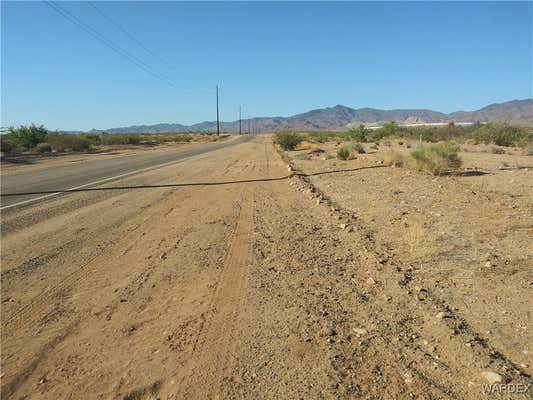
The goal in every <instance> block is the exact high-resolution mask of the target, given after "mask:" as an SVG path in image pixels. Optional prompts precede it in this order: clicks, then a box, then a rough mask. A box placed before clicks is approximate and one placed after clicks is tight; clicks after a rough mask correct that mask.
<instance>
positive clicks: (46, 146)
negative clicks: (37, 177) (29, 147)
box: [35, 143, 52, 153]
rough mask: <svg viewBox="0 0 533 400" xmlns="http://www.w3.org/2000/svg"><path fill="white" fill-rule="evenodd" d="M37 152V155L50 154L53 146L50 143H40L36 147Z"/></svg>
mask: <svg viewBox="0 0 533 400" xmlns="http://www.w3.org/2000/svg"><path fill="white" fill-rule="evenodd" d="M35 151H36V152H37V153H50V152H51V151H52V146H51V145H50V143H39V144H38V145H37V146H35Z"/></svg>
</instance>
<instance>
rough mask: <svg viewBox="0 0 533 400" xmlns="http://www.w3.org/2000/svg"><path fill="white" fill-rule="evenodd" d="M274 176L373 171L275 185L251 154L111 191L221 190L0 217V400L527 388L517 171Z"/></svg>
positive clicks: (395, 395)
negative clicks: (493, 376)
mask: <svg viewBox="0 0 533 400" xmlns="http://www.w3.org/2000/svg"><path fill="white" fill-rule="evenodd" d="M469 154H470V153H469ZM293 155H294V154H293ZM467 156H468V155H467ZM474 156H478V155H477V154H476V155H474V154H472V157H474ZM484 156H485V155H481V156H480V157H481V158H483V157H484ZM487 156H490V157H493V155H487ZM291 157H292V155H291ZM498 157H503V156H498ZM474 158H475V157H474ZM483 159H484V158H483ZM529 159H530V158H527V157H526V158H524V160H525V161H524V162H530V161H529ZM474 161H475V160H474ZM474 161H473V162H474ZM293 162H294V161H293ZM476 162H477V161H476ZM520 162H522V161H520ZM334 163H335V165H334ZM294 164H295V167H296V168H298V169H300V170H302V171H305V172H309V173H312V172H319V171H326V170H335V169H345V168H359V167H362V168H365V167H376V166H378V167H380V168H365V169H360V170H357V171H352V172H343V173H333V174H326V175H318V176H314V177H297V176H294V177H292V178H290V179H285V178H284V177H286V176H287V175H288V174H289V173H290V172H288V170H287V163H286V161H284V160H283V159H282V157H281V155H280V154H278V152H277V151H276V150H275V148H274V147H273V146H272V144H271V142H270V138H268V137H261V138H256V139H255V140H254V141H252V142H248V143H244V144H240V145H237V146H233V147H228V148H225V149H222V150H219V151H216V152H211V153H208V154H204V155H200V156H195V157H193V158H192V159H191V160H189V161H188V162H186V163H181V164H179V165H172V166H168V167H164V168H161V169H158V170H153V171H149V172H146V173H144V174H142V175H137V176H135V177H132V178H129V179H125V180H124V181H121V183H124V182H126V183H128V184H131V185H136V184H141V183H147V182H149V183H151V184H167V183H183V182H191V183H193V182H200V181H201V182H206V181H207V182H211V183H224V184H219V185H210V186H189V187H180V188H152V189H142V190H132V191H128V192H117V191H109V192H85V193H74V194H69V195H67V196H62V197H58V198H54V199H50V200H48V201H46V202H43V203H39V204H38V205H34V206H32V207H27V208H25V209H21V210H8V212H5V213H3V215H2V395H3V398H9V399H11V398H12V399H29V398H31V399H87V398H91V399H92V398H94V399H125V400H127V399H193V398H194V399H209V398H213V399H214V398H246V399H260V398H265V399H279V398H288V399H293V398H306V399H307V398H309V399H337V398H360V399H404V398H417V399H422V398H424V399H480V398H487V396H486V395H484V394H483V393H482V386H481V385H482V383H483V382H485V380H484V379H485V378H483V376H482V375H481V373H483V372H487V371H494V372H497V373H499V374H500V375H501V376H502V377H504V378H505V379H507V380H508V381H509V382H511V383H520V384H524V385H527V384H531V382H532V379H531V377H530V374H531V373H532V370H531V364H532V354H531V351H533V349H531V343H532V342H533V341H532V333H531V328H532V326H531V311H530V309H529V308H528V305H531V301H532V294H531V291H532V289H533V285H532V282H533V276H532V271H531V258H530V253H528V251H530V250H531V248H530V247H529V250H528V246H529V245H530V243H528V241H527V238H528V235H530V234H531V227H532V223H531V212H532V210H531V204H530V203H529V202H528V201H529V200H530V199H529V198H528V197H527V196H528V194H530V193H531V170H526V169H510V170H494V172H491V173H490V174H488V175H483V176H475V177H456V178H438V179H435V178H431V177H427V176H422V175H420V174H418V173H414V172H409V171H407V170H400V169H392V168H386V167H382V166H381V165H379V164H377V163H376V160H375V156H373V155H366V156H364V157H360V158H358V159H357V160H352V161H347V162H339V161H335V160H322V159H321V158H319V157H314V158H313V159H312V160H309V161H301V160H298V161H295V162H294ZM487 168H488V167H487ZM276 178H280V179H276ZM482 179H483V180H482ZM249 180H253V181H252V182H250V181H249ZM238 181H247V182H240V183H239V182H238ZM228 182H234V183H228ZM415 189H416V190H415ZM322 192H323V193H322ZM472 204H475V207H473V206H472ZM417 221H418V222H417ZM488 253H490V255H488ZM485 257H489V258H490V260H489V261H491V264H490V266H487V265H486V261H485ZM528 257H529V258H528ZM470 260H472V261H470ZM531 393H532V392H531V390H530V391H529V392H528V393H525V394H516V395H514V397H513V398H531ZM491 398H499V397H498V395H493V396H492V397H491Z"/></svg>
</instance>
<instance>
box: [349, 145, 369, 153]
mask: <svg viewBox="0 0 533 400" xmlns="http://www.w3.org/2000/svg"><path fill="white" fill-rule="evenodd" d="M352 150H353V151H355V152H356V153H357V154H364V153H366V151H365V148H364V147H363V145H362V144H361V143H354V144H352Z"/></svg>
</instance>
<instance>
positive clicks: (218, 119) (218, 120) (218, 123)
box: [217, 85, 220, 136]
mask: <svg viewBox="0 0 533 400" xmlns="http://www.w3.org/2000/svg"><path fill="white" fill-rule="evenodd" d="M219 135H220V115H219V113H218V85H217V136H219Z"/></svg>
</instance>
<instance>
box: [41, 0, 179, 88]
mask: <svg viewBox="0 0 533 400" xmlns="http://www.w3.org/2000/svg"><path fill="white" fill-rule="evenodd" d="M45 4H47V5H48V6H49V7H51V8H52V9H53V10H54V11H56V12H57V13H58V14H60V15H61V16H62V17H64V18H65V19H67V20H69V21H70V22H72V23H73V24H74V25H77V26H78V27H79V28H81V29H83V30H84V31H85V32H87V33H88V34H89V35H91V36H92V37H93V38H95V39H96V40H98V41H100V42H101V43H103V44H104V45H106V46H107V47H109V48H110V49H111V50H113V51H114V52H115V53H117V54H119V55H120V56H122V57H124V58H126V59H127V60H128V61H130V62H131V63H133V64H135V65H136V66H137V67H139V68H141V69H142V70H144V71H145V72H147V73H149V74H150V75H152V76H153V77H155V78H157V79H159V80H161V81H163V82H166V83H167V84H168V85H170V86H172V87H176V85H175V84H174V83H173V82H171V81H170V80H169V79H168V78H167V77H165V76H164V75H161V74H160V73H158V72H156V71H154V70H153V69H152V67H150V65H148V64H146V63H145V62H143V61H142V60H140V59H139V58H137V57H135V56H134V55H133V54H131V53H130V52H128V51H127V50H124V49H123V48H121V47H120V46H119V45H117V44H115V43H114V42H112V41H111V40H109V39H107V38H106V37H105V36H104V35H102V34H101V33H99V32H98V31H97V30H95V29H94V28H92V27H91V26H89V25H87V24H86V23H85V22H83V21H81V20H80V19H79V18H78V17H76V16H75V15H74V14H72V13H71V12H69V11H68V10H66V9H64V8H63V7H61V6H60V5H58V4H56V3H55V2H53V1H45Z"/></svg>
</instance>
